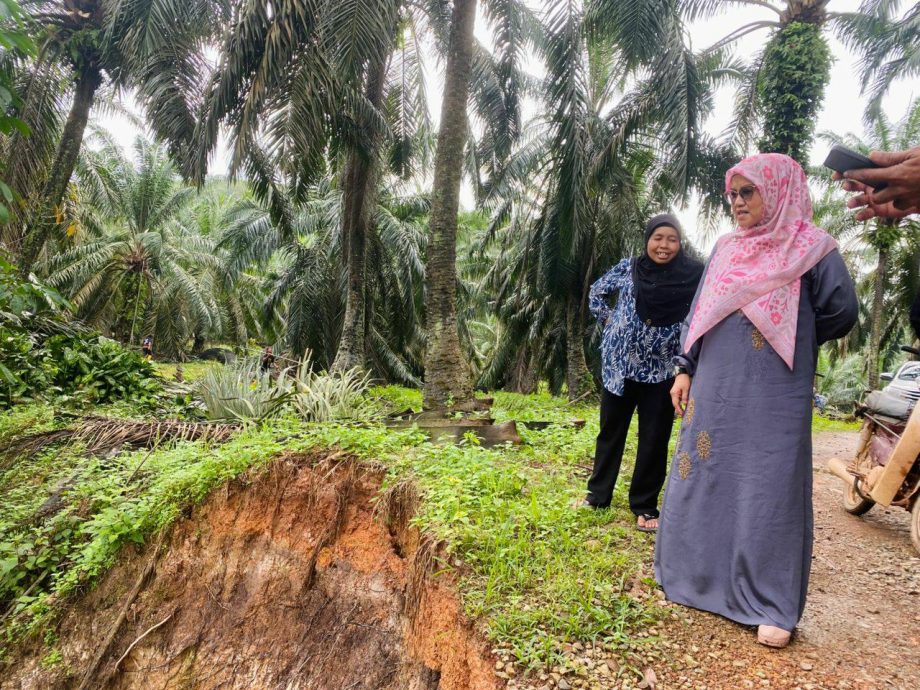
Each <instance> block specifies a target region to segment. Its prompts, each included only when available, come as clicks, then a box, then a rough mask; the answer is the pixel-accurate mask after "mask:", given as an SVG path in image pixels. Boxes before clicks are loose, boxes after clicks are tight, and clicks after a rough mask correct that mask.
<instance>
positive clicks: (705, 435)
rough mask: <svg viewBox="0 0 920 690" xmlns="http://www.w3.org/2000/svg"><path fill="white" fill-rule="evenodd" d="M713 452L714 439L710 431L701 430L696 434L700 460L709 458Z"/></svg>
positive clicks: (697, 451) (697, 452)
mask: <svg viewBox="0 0 920 690" xmlns="http://www.w3.org/2000/svg"><path fill="white" fill-rule="evenodd" d="M711 453H712V439H711V438H709V432H708V431H701V432H700V433H699V434H697V436H696V454H697V455H699V456H700V460H709V456H710V454H711Z"/></svg>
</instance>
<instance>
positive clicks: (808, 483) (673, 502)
mask: <svg viewBox="0 0 920 690" xmlns="http://www.w3.org/2000/svg"><path fill="white" fill-rule="evenodd" d="M725 190H726V193H727V196H728V201H729V203H730V204H731V209H732V213H733V215H734V218H735V222H736V223H737V226H736V228H735V230H733V231H732V232H730V233H728V234H727V235H723V236H722V237H720V238H719V240H718V242H717V243H716V246H715V249H714V250H713V253H712V257H711V258H710V260H709V264H708V265H707V267H706V273H705V276H704V277H703V281H702V284H701V285H700V289H699V292H698V293H697V295H696V298H695V299H694V303H693V307H692V308H691V310H690V314H691V316H690V318H689V319H688V320H687V322H686V324H685V326H684V329H683V332H682V352H681V354H680V355H679V356H678V357H677V358H676V362H677V370H676V373H677V376H676V379H675V382H674V387H673V388H672V390H671V396H672V400H673V405H674V410H675V412H676V413H677V414H678V415H679V416H682V417H683V424H682V427H681V432H680V438H679V440H678V444H677V449H676V452H675V455H674V462H673V469H672V471H671V474H670V477H669V479H668V485H667V488H666V489H665V494H664V500H663V506H662V512H661V526H660V528H659V531H658V541H657V544H656V552H655V576H656V578H657V580H658V582H659V583H660V584H661V586H662V588H663V589H664V592H665V595H666V596H667V598H668V599H669V600H671V601H673V602H677V603H679V604H684V605H686V606H692V607H693V608H697V609H702V610H704V611H711V612H713V613H717V614H719V615H721V616H725V617H726V618H729V619H731V620H734V621H737V622H739V623H742V624H744V625H756V626H758V631H757V633H758V634H757V640H758V641H759V642H760V643H761V644H764V645H767V646H770V647H784V646H785V645H786V644H788V643H789V639H790V637H791V634H792V631H793V630H794V629H795V626H796V624H797V623H798V621H799V618H800V617H801V615H802V611H803V609H804V607H805V595H806V592H807V591H808V577H809V573H810V569H811V553H812V541H813V516H812V495H811V491H812V454H811V420H812V403H813V398H812V394H813V390H814V380H815V369H816V365H817V361H818V346H819V345H820V344H821V343H824V342H826V341H828V340H831V339H834V338H839V337H841V336H843V335H845V334H846V333H847V332H848V331H849V330H850V328H852V326H853V324H854V323H856V318H857V308H858V303H857V299H856V291H855V289H854V287H853V280H852V279H851V278H850V275H849V273H848V272H847V267H846V264H845V263H844V261H843V258H842V257H841V256H840V252H839V251H838V250H837V243H836V242H835V241H834V239H833V238H831V237H830V235H828V234H827V233H826V232H825V231H824V230H822V229H821V228H818V227H816V226H815V225H814V224H813V223H812V206H811V200H810V198H809V194H808V182H807V180H806V178H805V173H804V171H803V170H802V168H801V167H800V166H799V164H798V163H796V162H795V161H794V160H792V159H791V158H789V157H788V156H785V155H782V154H777V153H771V154H761V155H757V156H752V157H750V158H746V159H744V160H743V161H741V162H740V163H738V164H737V165H735V166H734V167H732V168H731V169H729V170H728V172H727V173H726V175H725Z"/></svg>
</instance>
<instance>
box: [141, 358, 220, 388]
mask: <svg viewBox="0 0 920 690" xmlns="http://www.w3.org/2000/svg"><path fill="white" fill-rule="evenodd" d="M180 366H181V367H182V378H183V380H184V381H185V382H186V383H194V382H195V381H199V380H201V379H203V378H204V377H205V374H207V373H208V372H209V371H211V370H212V369H218V368H220V367H222V366H223V365H222V364H221V363H220V362H213V361H210V360H195V361H193V362H182V364H176V363H175V362H154V363H153V368H154V369H156V372H157V374H159V375H160V376H162V377H163V378H164V379H166V380H167V381H174V380H175V379H176V369H177V368H178V367H180Z"/></svg>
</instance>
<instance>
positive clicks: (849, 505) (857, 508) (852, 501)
mask: <svg viewBox="0 0 920 690" xmlns="http://www.w3.org/2000/svg"><path fill="white" fill-rule="evenodd" d="M874 505H875V501H873V500H872V499H869V498H863V497H862V496H860V495H859V492H858V491H856V487H854V486H853V485H852V484H850V485H849V486H847V488H846V490H845V491H844V492H843V509H844V510H845V511H847V512H848V513H849V514H850V515H865V514H866V513H868V512H869V511H870V510H871V509H872V506H874Z"/></svg>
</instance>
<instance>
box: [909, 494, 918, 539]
mask: <svg viewBox="0 0 920 690" xmlns="http://www.w3.org/2000/svg"><path fill="white" fill-rule="evenodd" d="M910 540H911V541H912V542H913V544H914V548H915V549H916V550H917V553H920V498H916V499H914V507H913V508H912V509H911V511H910Z"/></svg>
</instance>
